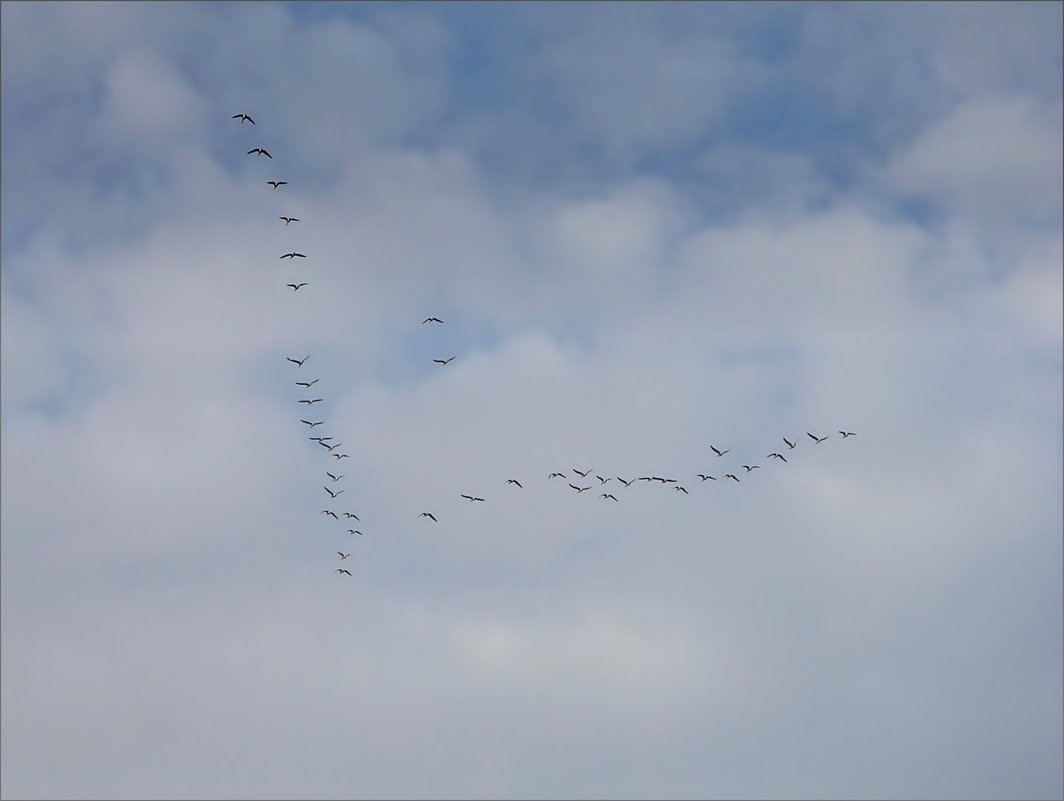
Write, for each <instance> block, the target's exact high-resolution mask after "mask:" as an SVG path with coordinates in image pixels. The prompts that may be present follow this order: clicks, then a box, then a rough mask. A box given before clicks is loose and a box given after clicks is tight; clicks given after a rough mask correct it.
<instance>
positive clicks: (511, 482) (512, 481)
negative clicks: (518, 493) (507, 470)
mask: <svg viewBox="0 0 1064 801" xmlns="http://www.w3.org/2000/svg"><path fill="white" fill-rule="evenodd" d="M506 483H507V484H516V485H517V486H518V487H519V488H520V489H524V487H522V486H521V482H520V481H518V480H517V479H516V478H508V479H506Z"/></svg>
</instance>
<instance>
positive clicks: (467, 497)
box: [462, 495, 484, 503]
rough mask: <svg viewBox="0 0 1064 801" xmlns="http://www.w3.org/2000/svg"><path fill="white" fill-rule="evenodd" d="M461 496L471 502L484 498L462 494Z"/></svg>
mask: <svg viewBox="0 0 1064 801" xmlns="http://www.w3.org/2000/svg"><path fill="white" fill-rule="evenodd" d="M462 497H463V498H465V499H466V500H467V501H469V502H470V503H473V501H482V500H484V499H483V498H475V497H473V496H472V495H463V496H462Z"/></svg>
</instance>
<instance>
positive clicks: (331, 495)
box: [322, 487, 344, 520]
mask: <svg viewBox="0 0 1064 801" xmlns="http://www.w3.org/2000/svg"><path fill="white" fill-rule="evenodd" d="M322 489H323V490H325V491H326V492H327V493H329V497H330V498H335V497H336V496H337V495H342V494H343V493H344V490H340V491H339V492H333V491H332V490H331V489H329V488H328V487H322ZM333 517H336V515H333ZM336 519H337V520H339V519H340V518H338V517H336Z"/></svg>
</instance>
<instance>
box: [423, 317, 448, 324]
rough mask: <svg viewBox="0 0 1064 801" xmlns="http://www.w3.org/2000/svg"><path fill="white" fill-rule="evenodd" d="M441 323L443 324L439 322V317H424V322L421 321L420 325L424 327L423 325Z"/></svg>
mask: <svg viewBox="0 0 1064 801" xmlns="http://www.w3.org/2000/svg"><path fill="white" fill-rule="evenodd" d="M442 322H443V320H441V319H440V318H439V317H426V318H425V319H424V320H422V321H421V324H422V325H424V324H425V323H442Z"/></svg>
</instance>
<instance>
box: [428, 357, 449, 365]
mask: <svg viewBox="0 0 1064 801" xmlns="http://www.w3.org/2000/svg"><path fill="white" fill-rule="evenodd" d="M432 361H434V362H436V364H450V363H451V362H453V361H454V356H452V357H451V358H450V359H433V360H432Z"/></svg>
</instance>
